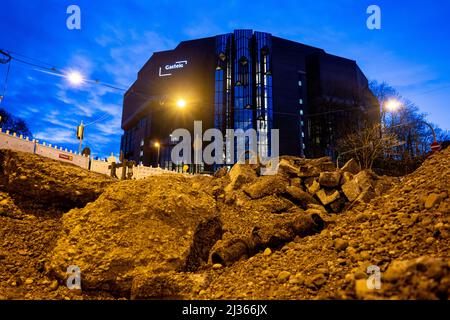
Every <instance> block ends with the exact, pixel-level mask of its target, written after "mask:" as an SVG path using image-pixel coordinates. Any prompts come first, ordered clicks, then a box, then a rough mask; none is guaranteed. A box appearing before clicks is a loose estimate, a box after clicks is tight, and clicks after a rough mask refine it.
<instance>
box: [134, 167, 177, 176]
mask: <svg viewBox="0 0 450 320" xmlns="http://www.w3.org/2000/svg"><path fill="white" fill-rule="evenodd" d="M164 173H176V172H174V171H169V170H164V169H161V168H152V167H146V166H142V165H140V166H136V167H134V168H133V179H143V178H145V177H148V176H157V175H160V174H164Z"/></svg>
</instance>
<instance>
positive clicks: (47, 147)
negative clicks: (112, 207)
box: [0, 128, 175, 179]
mask: <svg viewBox="0 0 450 320" xmlns="http://www.w3.org/2000/svg"><path fill="white" fill-rule="evenodd" d="M0 149H10V150H14V151H21V152H28V153H34V154H37V155H40V156H43V157H46V158H50V159H54V160H58V161H63V162H67V163H72V164H74V165H76V166H78V167H81V168H83V169H86V170H91V171H94V172H98V173H102V174H105V175H108V176H109V175H110V174H111V170H110V169H108V167H109V166H110V165H111V163H112V162H116V158H115V157H114V156H113V155H111V156H110V157H109V158H108V160H107V161H105V160H95V159H89V157H87V156H83V155H80V154H78V153H77V152H72V150H67V148H65V149H63V148H62V147H58V146H52V145H51V144H47V143H45V142H43V143H39V141H38V140H35V139H33V140H30V139H29V138H28V137H22V136H17V135H16V134H15V133H10V132H9V131H5V132H4V131H3V130H2V129H1V128H0ZM89 163H90V168H89ZM128 170H129V169H127V172H128ZM132 170H133V179H143V178H145V177H148V176H153V175H160V174H163V173H175V172H173V171H168V170H163V169H161V168H152V167H146V166H135V167H133V169H132ZM121 174H122V168H117V170H116V175H117V177H118V178H119V179H120V177H121Z"/></svg>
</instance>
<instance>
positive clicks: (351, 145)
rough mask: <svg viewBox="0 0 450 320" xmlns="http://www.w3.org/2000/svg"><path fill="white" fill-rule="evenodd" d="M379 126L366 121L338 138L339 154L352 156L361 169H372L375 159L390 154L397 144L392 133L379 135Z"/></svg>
mask: <svg viewBox="0 0 450 320" xmlns="http://www.w3.org/2000/svg"><path fill="white" fill-rule="evenodd" d="M380 126H381V125H380V124H379V123H375V124H373V123H366V125H365V126H364V127H363V128H361V129H359V130H357V131H355V132H353V133H350V134H347V135H346V136H344V137H343V138H341V139H339V140H338V150H339V151H340V152H339V154H340V155H341V156H343V155H347V156H351V157H354V158H355V159H356V160H357V161H358V163H359V164H360V166H361V168H363V169H372V166H373V163H374V161H375V159H377V158H380V157H383V156H384V155H386V154H391V153H392V152H393V148H394V147H396V146H398V145H399V141H398V140H397V137H396V135H395V134H394V133H384V134H383V135H380V132H381V131H380V130H381V127H380Z"/></svg>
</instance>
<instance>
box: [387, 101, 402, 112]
mask: <svg viewBox="0 0 450 320" xmlns="http://www.w3.org/2000/svg"><path fill="white" fill-rule="evenodd" d="M401 105H402V104H401V102H400V101H398V100H397V99H389V100H388V101H386V103H385V107H386V109H387V110H389V111H391V112H394V111H397V110H398V109H399V108H400V106H401Z"/></svg>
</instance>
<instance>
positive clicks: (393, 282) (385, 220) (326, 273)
mask: <svg viewBox="0 0 450 320" xmlns="http://www.w3.org/2000/svg"><path fill="white" fill-rule="evenodd" d="M449 195H450V149H446V150H444V151H442V152H440V153H438V154H434V155H432V156H431V157H430V158H429V159H428V160H427V161H425V163H424V164H423V165H422V166H421V167H420V168H419V169H418V170H416V171H415V172H414V173H412V174H411V175H408V176H406V177H403V178H402V179H401V181H400V182H399V183H397V184H395V185H394V187H393V188H392V189H390V190H389V191H387V192H386V193H385V194H383V195H380V196H378V197H374V199H373V200H372V201H371V202H370V203H369V204H365V203H363V202H361V203H359V204H357V205H355V206H354V207H353V208H351V209H350V210H349V211H347V212H345V213H343V214H339V215H329V216H327V217H326V222H327V228H326V229H324V230H323V231H322V232H321V233H320V234H316V235H311V236H309V237H307V238H303V239H302V238H296V239H295V240H294V241H292V242H289V243H287V244H286V245H284V246H283V247H282V248H281V249H280V250H276V251H274V250H270V249H267V250H265V251H264V252H261V253H259V254H257V255H255V256H253V257H252V258H250V259H248V260H242V261H239V262H237V263H235V264H233V265H232V266H230V267H228V268H220V269H217V270H212V271H211V272H210V274H209V275H210V277H212V278H213V280H212V281H211V284H210V285H209V286H208V288H207V289H206V290H203V291H199V293H198V294H197V295H194V296H192V297H193V298H205V299H211V298H224V299H336V298H337V299H349V298H358V299H374V298H375V299H378V298H379V299H386V298H387V299H416V298H417V299H421V298H427V299H430V298H432V299H448V298H449V295H450V270H449V268H450V259H449V256H450V255H449V250H450V239H449V236H450V216H449V213H450V198H449ZM378 268H379V269H378ZM374 270H378V271H379V272H380V276H381V279H380V281H381V287H379V289H377V288H376V287H375V288H373V287H371V286H368V285H367V284H368V281H369V282H370V281H372V280H373V276H374V275H375V274H372V273H370V271H374ZM368 271H369V272H368Z"/></svg>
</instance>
